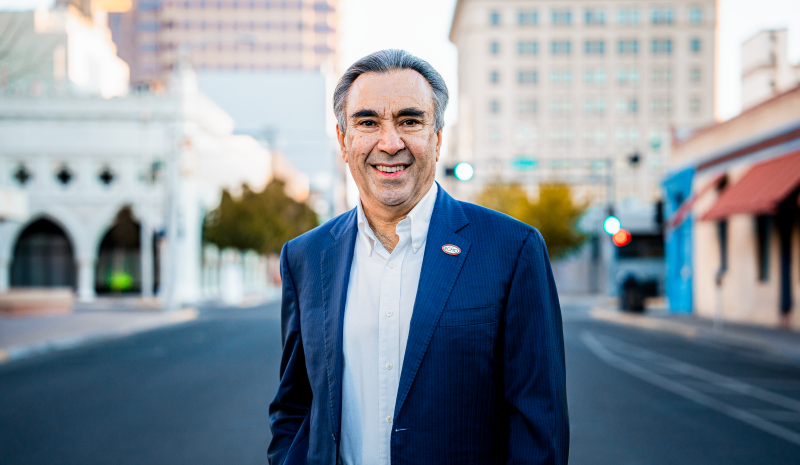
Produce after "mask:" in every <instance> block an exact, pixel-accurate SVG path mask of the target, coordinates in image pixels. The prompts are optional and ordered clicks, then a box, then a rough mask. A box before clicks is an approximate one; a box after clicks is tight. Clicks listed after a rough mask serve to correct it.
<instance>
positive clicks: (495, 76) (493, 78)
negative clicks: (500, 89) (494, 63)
mask: <svg viewBox="0 0 800 465" xmlns="http://www.w3.org/2000/svg"><path fill="white" fill-rule="evenodd" d="M489 82H491V83H492V84H497V83H498V82H500V73H498V72H497V71H492V72H490V73H489Z"/></svg>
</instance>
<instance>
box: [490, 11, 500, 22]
mask: <svg viewBox="0 0 800 465" xmlns="http://www.w3.org/2000/svg"><path fill="white" fill-rule="evenodd" d="M489 23H490V24H491V25H492V26H497V25H499V24H500V12H499V11H496V10H494V11H491V12H489Z"/></svg>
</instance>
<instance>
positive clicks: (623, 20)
mask: <svg viewBox="0 0 800 465" xmlns="http://www.w3.org/2000/svg"><path fill="white" fill-rule="evenodd" d="M549 17H550V24H551V25H553V26H571V25H572V24H573V15H572V10H571V9H569V8H557V9H553V10H551V11H550V16H549ZM616 19H617V24H619V25H623V26H637V25H639V24H640V10H639V9H638V8H620V9H618V10H617V16H616ZM686 19H687V20H688V22H689V23H690V24H693V25H699V24H701V23H702V22H703V10H702V9H701V8H700V7H699V6H693V7H690V8H689V11H688V12H687V16H686ZM502 21H503V17H502V14H501V13H500V11H498V10H492V11H490V12H489V24H491V25H492V26H499V25H501V24H502ZM516 23H517V24H518V25H519V26H536V25H538V24H539V10H536V9H531V10H519V11H518V12H517V13H516ZM650 23H651V24H654V25H662V24H674V23H675V9H674V8H672V7H663V8H651V9H650ZM583 24H585V25H587V26H602V25H605V24H606V10H605V9H602V8H586V9H585V10H584V11H583Z"/></svg>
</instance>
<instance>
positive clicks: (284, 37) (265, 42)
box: [108, 0, 338, 84]
mask: <svg viewBox="0 0 800 465" xmlns="http://www.w3.org/2000/svg"><path fill="white" fill-rule="evenodd" d="M337 3H338V2H337V0H320V1H315V2H302V1H283V0H281V1H274V0H272V1H269V0H185V1H184V0H133V2H132V7H131V8H130V9H129V10H128V11H125V12H116V13H111V14H109V18H108V21H109V27H110V29H111V31H112V35H113V38H114V42H116V43H117V45H118V47H119V56H120V57H121V58H122V59H123V60H125V62H127V63H128V64H129V65H130V67H131V82H132V83H134V84H139V83H149V84H153V83H159V82H163V81H164V80H165V79H166V78H167V76H168V75H169V73H170V72H171V70H172V69H173V68H174V67H175V66H176V65H177V63H178V62H179V61H180V60H181V55H183V54H185V55H187V56H188V59H189V62H190V63H191V64H192V66H193V67H194V68H195V69H196V70H198V71H202V70H205V69H225V70H264V69H270V70H287V69H289V70H320V69H325V68H329V69H333V68H334V67H335V64H336V57H337V48H338V47H337V41H338V31H337V24H338V23H337V21H338V10H337Z"/></svg>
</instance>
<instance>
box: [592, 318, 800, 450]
mask: <svg viewBox="0 0 800 465" xmlns="http://www.w3.org/2000/svg"><path fill="white" fill-rule="evenodd" d="M580 338H581V341H583V343H584V344H586V347H588V348H589V350H591V351H592V352H594V354H595V355H597V357H599V358H600V359H601V360H603V361H604V362H606V363H607V364H609V365H611V366H613V367H615V368H618V369H620V370H622V371H624V372H626V373H628V374H630V375H632V376H635V377H637V378H639V379H641V380H643V381H647V382H648V383H650V384H653V385H655V386H657V387H660V388H661V389H664V390H666V391H669V392H672V393H674V394H677V395H679V396H681V397H684V398H686V399H689V400H691V401H693V402H695V403H698V404H700V405H703V406H705V407H708V408H711V409H713V410H716V411H718V412H720V413H723V414H725V415H727V416H729V417H731V418H734V419H736V420H739V421H741V422H743V423H747V424H749V425H750V426H753V427H755V428H758V429H760V430H762V431H765V432H767V433H770V434H772V435H774V436H777V437H779V438H781V439H784V440H786V441H788V442H791V443H793V444H796V445H798V446H800V434H798V433H796V432H794V431H792V430H789V429H787V428H784V427H782V426H780V425H776V424H775V423H772V422H770V421H767V420H765V419H763V418H761V417H759V416H756V415H754V414H752V413H750V412H748V411H746V410H743V409H740V408H737V407H734V406H732V405H728V404H726V403H724V402H720V401H718V400H717V399H714V398H712V397H710V396H707V395H705V394H703V393H701V392H699V391H697V390H695V389H692V388H690V387H687V386H684V385H683V384H680V383H678V382H675V381H673V380H671V379H669V378H666V377H664V376H662V375H659V374H657V373H655V372H653V371H650V370H648V369H646V368H644V367H642V366H640V365H637V364H635V363H633V362H630V361H628V360H625V359H623V358H622V357H619V356H617V355H616V354H614V353H612V352H611V351H610V350H608V349H607V348H606V347H605V346H604V345H603V344H602V343H600V341H598V340H597V338H596V337H595V336H594V335H593V334H592V333H590V332H589V331H584V332H583V333H582V334H581V335H580Z"/></svg>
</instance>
